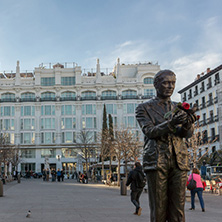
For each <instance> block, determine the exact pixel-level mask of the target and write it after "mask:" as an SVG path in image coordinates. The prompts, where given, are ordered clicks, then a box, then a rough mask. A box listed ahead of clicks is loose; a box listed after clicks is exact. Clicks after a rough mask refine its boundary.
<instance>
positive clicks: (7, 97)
mask: <svg viewBox="0 0 222 222" xmlns="http://www.w3.org/2000/svg"><path fill="white" fill-rule="evenodd" d="M1 100H2V101H3V102H4V101H5V102H6V101H8V102H10V101H15V94H14V93H4V94H2V96H1Z"/></svg>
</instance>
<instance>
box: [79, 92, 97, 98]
mask: <svg viewBox="0 0 222 222" xmlns="http://www.w3.org/2000/svg"><path fill="white" fill-rule="evenodd" d="M81 95H82V99H95V98H96V93H95V92H92V91H85V92H82V94H81Z"/></svg>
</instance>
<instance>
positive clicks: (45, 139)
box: [41, 132, 55, 144]
mask: <svg viewBox="0 0 222 222" xmlns="http://www.w3.org/2000/svg"><path fill="white" fill-rule="evenodd" d="M41 143H45V144H52V143H55V133H54V132H45V133H41Z"/></svg>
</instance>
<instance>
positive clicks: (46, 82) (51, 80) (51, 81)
mask: <svg viewBox="0 0 222 222" xmlns="http://www.w3.org/2000/svg"><path fill="white" fill-rule="evenodd" d="M54 85H55V77H43V78H41V86H54Z"/></svg>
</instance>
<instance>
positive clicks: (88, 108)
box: [82, 104, 96, 115]
mask: <svg viewBox="0 0 222 222" xmlns="http://www.w3.org/2000/svg"><path fill="white" fill-rule="evenodd" d="M82 114H83V115H95V114H96V105H92V104H86V105H82Z"/></svg>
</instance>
